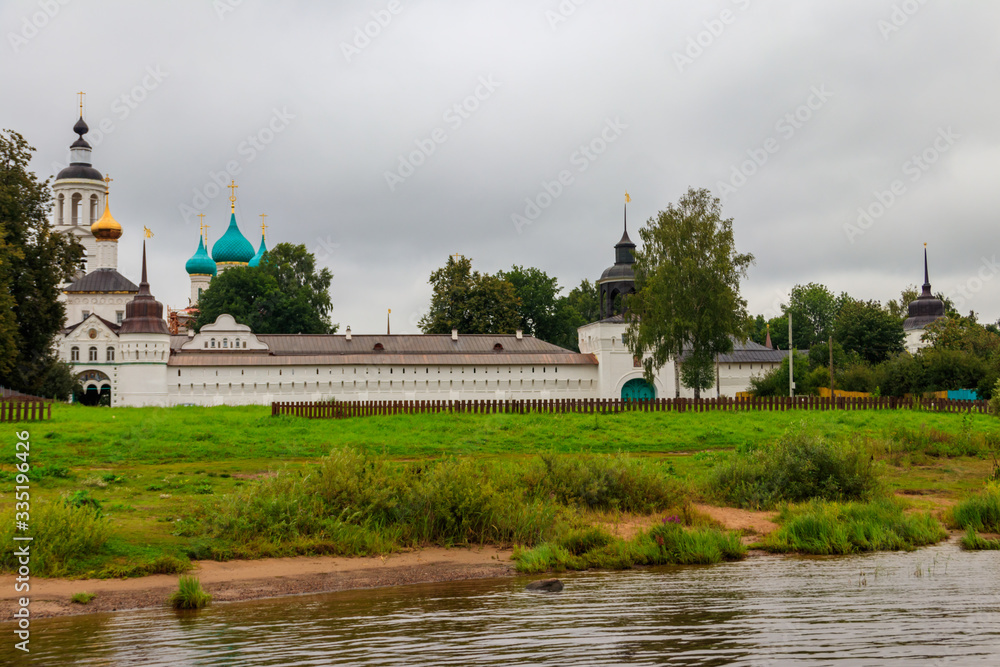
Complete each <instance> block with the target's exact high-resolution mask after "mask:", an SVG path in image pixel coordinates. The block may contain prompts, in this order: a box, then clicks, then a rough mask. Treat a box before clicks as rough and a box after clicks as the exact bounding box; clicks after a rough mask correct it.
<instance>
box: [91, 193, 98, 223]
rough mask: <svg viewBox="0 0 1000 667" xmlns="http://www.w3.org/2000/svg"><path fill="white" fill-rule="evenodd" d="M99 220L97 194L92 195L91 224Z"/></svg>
mask: <svg viewBox="0 0 1000 667" xmlns="http://www.w3.org/2000/svg"><path fill="white" fill-rule="evenodd" d="M95 222H97V195H90V224H94V223H95Z"/></svg>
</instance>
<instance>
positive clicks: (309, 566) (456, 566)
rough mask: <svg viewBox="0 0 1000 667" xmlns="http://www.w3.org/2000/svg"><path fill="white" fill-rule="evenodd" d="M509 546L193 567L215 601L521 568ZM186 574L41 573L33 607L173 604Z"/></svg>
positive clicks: (4, 604) (6, 584)
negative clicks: (88, 597) (76, 597)
mask: <svg viewBox="0 0 1000 667" xmlns="http://www.w3.org/2000/svg"><path fill="white" fill-rule="evenodd" d="M510 554H511V552H510V551H509V550H500V549H496V548H494V547H483V548H470V549H463V548H453V549H442V548H430V549H421V550H419V551H413V552H408V553H402V554H394V555H391V556H387V557H385V558H382V557H372V558H336V557H332V556H322V557H299V558H265V559H261V560H252V561H229V562H225V563H220V562H216V561H196V562H195V566H196V569H195V570H193V571H192V572H189V573H188V574H193V575H195V576H197V577H198V578H199V579H200V580H201V584H202V587H203V588H204V589H205V590H206V591H208V592H209V593H211V594H212V599H213V601H217V602H227V601H235V600H253V599H258V598H268V597H278V596H282V595H296V594H300V593H328V592H333V591H343V590H348V589H353V588H378V587H382V586H400V585H404V584H416V583H425V582H434V581H459V580H463V579H485V578H490V577H503V576H510V575H512V574H513V573H514V568H513V566H512V565H511V562H510ZM14 579H15V578H14V576H12V575H5V576H0V619H4V620H6V619H9V618H11V614H12V613H13V611H14V609H15V605H16V604H17V602H16V600H17V598H18V597H20V596H23V595H25V593H17V592H15V591H14V584H15V581H14ZM177 579H178V575H165V574H160V575H152V576H148V577H141V578H138V579H78V580H69V579H33V580H32V581H31V590H30V591H29V592H28V593H27V595H28V596H30V599H31V604H30V607H29V608H30V610H31V614H32V617H33V618H45V617H49V616H64V615H70V614H83V613H93V612H102V611H122V610H126V609H146V608H152V607H161V606H164V605H165V604H166V599H167V596H168V595H170V593H172V592H173V591H174V590H176V589H177ZM81 592H88V593H93V594H95V595H96V597H95V598H94V599H93V600H92V601H91V602H90V604H87V605H79V604H73V603H71V602H70V601H69V600H70V596H72V595H73V594H74V593H81Z"/></svg>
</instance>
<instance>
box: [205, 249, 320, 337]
mask: <svg viewBox="0 0 1000 667" xmlns="http://www.w3.org/2000/svg"><path fill="white" fill-rule="evenodd" d="M332 280H333V274H332V273H331V272H330V270H329V269H327V268H324V269H322V270H320V271H316V260H315V258H314V257H313V256H312V254H311V253H310V252H309V251H308V250H306V247H305V246H304V245H293V244H291V243H279V244H278V245H276V246H274V248H272V249H271V250H269V251H268V254H267V257H266V258H265V259H264V260H263V261H262V262H261V263H260V266H257V267H235V268H232V269H229V270H227V271H226V272H225V273H223V274H222V275H220V276H218V277H216V278H215V279H214V280H212V283H211V284H210V285H209V286H208V289H207V290H205V291H204V292H203V293H202V295H201V299H199V301H198V309H199V313H198V319H197V320H196V322H195V328H196V329H201V327H203V326H204V325H206V324H210V323H212V322H214V321H215V319H216V318H217V317H218V316H219V315H221V314H223V313H228V314H230V315H232V316H233V317H234V318H235V319H236V321H237V322H239V323H240V324H246V325H247V326H249V327H250V328H251V329H253V331H254V332H255V333H263V334H277V333H307V334H325V333H334V332H336V331H337V325H336V324H331V323H330V314H331V312H332V310H333V303H332V301H331V300H330V283H331V281H332Z"/></svg>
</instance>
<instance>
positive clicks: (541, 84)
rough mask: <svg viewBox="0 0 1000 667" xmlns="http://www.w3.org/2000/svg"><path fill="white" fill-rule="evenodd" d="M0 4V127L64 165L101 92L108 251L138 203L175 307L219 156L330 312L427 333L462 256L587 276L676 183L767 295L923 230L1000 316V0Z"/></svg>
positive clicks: (134, 263)
mask: <svg viewBox="0 0 1000 667" xmlns="http://www.w3.org/2000/svg"><path fill="white" fill-rule="evenodd" d="M0 26H2V29H3V35H4V38H3V41H4V44H3V45H2V46H0V54H2V55H0V90H2V91H3V96H2V102H0V127H3V128H9V129H13V130H15V131H17V132H20V133H21V134H22V135H24V136H25V137H26V138H27V140H28V141H29V142H30V143H31V144H32V145H33V146H35V147H36V148H37V153H36V154H35V159H34V168H35V170H36V172H37V173H38V175H39V176H40V177H43V178H44V177H48V176H51V175H53V174H54V173H55V172H57V171H58V169H59V168H60V166H61V165H62V164H65V163H66V161H67V157H68V147H69V144H70V143H71V142H72V141H73V140H74V139H75V135H74V134H73V133H72V126H73V124H74V122H75V121H76V116H77V96H76V95H75V93H76V92H77V91H80V90H83V91H86V93H87V95H86V103H85V118H86V120H87V122H88V123H89V125H90V127H91V133H90V134H89V135H88V139H89V141H90V143H91V144H92V145H93V146H94V152H93V162H94V166H95V167H96V168H97V169H99V170H101V171H102V172H105V173H108V174H110V175H111V177H112V178H113V179H114V182H113V184H112V211H113V213H114V215H115V217H116V219H117V220H118V221H119V222H120V223H121V224H122V226H123V228H124V229H125V234H124V236H123V237H122V239H121V243H120V250H119V264H120V270H121V272H122V273H123V274H125V275H126V276H128V277H130V278H132V279H133V280H135V281H136V282H138V274H139V249H140V247H141V242H142V227H143V225H145V226H148V227H149V228H151V229H152V230H153V232H154V233H155V237H154V238H153V239H152V240H151V241H150V244H149V260H150V267H149V270H150V275H149V278H150V283H151V287H152V291H153V293H154V294H155V295H156V296H157V298H159V299H160V300H161V301H162V302H164V303H165V304H167V305H169V306H171V307H174V308H179V307H185V306H186V305H187V298H188V294H189V286H188V285H189V283H188V277H187V274H186V273H185V272H184V263H185V261H186V260H187V259H188V258H189V257H190V256H191V255H192V254H193V252H194V251H195V249H196V247H197V243H198V223H197V218H196V217H195V214H196V213H198V212H203V213H205V214H206V218H205V219H206V222H208V223H209V224H210V225H211V229H210V231H209V236H210V242H214V241H215V240H217V239H218V238H219V236H220V234H221V233H222V232H223V231H224V229H225V226H226V224H227V223H228V218H229V201H228V199H227V195H228V190H221V191H220V188H219V187H217V186H216V185H215V181H214V180H213V179H215V180H217V181H218V182H220V183H226V182H228V181H229V179H230V177H232V178H235V180H236V182H237V183H238V185H239V189H238V191H237V196H238V202H237V205H236V212H237V218H238V220H239V223H240V227H241V229H242V231H243V233H244V234H245V235H246V236H247V237H248V238H249V239H250V241H251V243H253V244H254V247H256V246H257V244H258V243H259V241H260V218H259V217H258V216H259V215H260V214H261V213H266V214H267V216H268V217H267V222H268V224H269V225H270V227H269V229H268V244H269V245H274V244H275V243H278V242H282V241H288V242H292V243H301V244H305V245H306V246H307V247H308V248H309V249H310V250H312V251H313V252H314V253H315V254H316V256H317V259H318V261H319V263H320V264H321V265H322V266H327V267H329V268H330V269H331V271H332V272H333V273H334V280H333V286H332V289H331V292H332V297H333V302H334V313H333V321H334V322H339V323H340V325H341V331H342V330H343V327H344V326H345V325H348V324H349V325H351V327H352V330H353V331H355V332H358V333H362V332H366V331H370V332H377V331H381V330H383V328H384V326H385V315H386V309H388V308H391V309H392V311H393V313H392V321H393V331H394V332H399V333H402V332H415V331H417V326H416V323H417V320H418V319H419V317H420V315H421V314H422V312H423V310H424V309H425V308H426V306H427V304H428V302H429V298H430V287H429V286H428V284H427V279H428V276H429V274H430V273H431V271H433V270H434V269H435V268H437V267H439V266H441V265H443V264H444V263H445V261H446V259H447V256H448V255H449V254H452V253H462V254H463V255H465V256H467V257H470V258H472V261H473V267H474V268H475V269H478V270H480V271H486V272H490V273H492V272H495V271H497V270H499V269H507V268H509V267H510V266H511V265H513V264H520V265H525V266H535V267H538V268H539V269H542V270H543V271H545V272H547V273H548V274H549V275H551V276H556V277H558V279H559V283H560V285H562V286H563V287H564V288H566V289H567V290H568V289H569V288H571V287H573V286H575V285H577V284H579V282H580V281H581V280H582V279H584V278H588V279H590V280H595V279H596V278H598V277H599V276H600V275H601V272H602V271H603V270H604V269H605V268H606V267H607V266H609V265H610V264H611V263H613V259H614V254H613V246H614V244H615V243H616V242H617V240H618V238H619V237H620V235H621V225H622V204H623V200H624V193H625V191H626V190H627V191H628V192H629V193H630V194H631V196H632V203H631V204H629V209H628V218H629V228H630V230H636V229H637V228H638V227H640V226H641V225H643V224H645V223H646V221H647V220H648V219H649V218H650V217H651V216H654V215H656V213H657V212H658V211H660V210H662V209H663V208H665V207H666V205H667V204H668V203H670V202H675V201H677V199H678V198H679V197H680V196H681V195H682V194H683V193H684V192H685V191H686V190H687V188H688V187H689V186H694V187H707V188H709V189H711V190H712V191H713V192H714V193H715V194H716V195H717V196H719V197H721V198H722V199H723V202H724V203H723V211H724V214H725V215H726V216H727V217H732V218H733V219H734V228H735V232H736V240H737V247H738V249H739V250H740V251H741V252H751V253H753V254H754V255H755V256H756V260H757V261H756V265H755V266H754V267H753V268H752V269H751V272H750V276H749V279H748V280H746V281H745V282H744V284H743V286H742V289H743V294H744V296H745V297H746V298H747V299H748V301H749V306H750V311H751V312H753V313H764V314H766V315H768V316H773V315H775V314H776V306H777V304H778V303H780V301H781V300H782V298H784V297H785V296H786V295H787V293H788V290H789V289H790V288H791V287H792V286H793V285H795V284H798V283H802V284H804V283H809V282H819V283H823V284H826V285H827V286H829V287H830V288H831V289H832V290H834V291H835V292H840V291H847V292H849V293H850V294H851V295H852V296H855V297H857V298H866V299H867V298H872V299H879V300H882V301H883V302H884V301H886V300H888V299H892V298H897V297H898V295H899V293H900V291H901V289H903V288H904V287H906V286H907V285H914V284H917V285H919V284H920V283H921V282H923V275H922V263H921V262H922V257H921V253H922V248H923V243H924V242H927V243H928V248H929V252H930V272H931V282H932V283H933V286H934V290H935V291H942V292H944V293H946V294H948V295H950V296H952V298H954V299H955V300H956V302H957V303H958V305H959V307H960V310H962V311H963V312H964V311H968V310H969V309H973V310H975V311H976V312H977V313H978V314H979V316H980V320H981V321H994V320H996V319H997V318H998V316H1000V264H994V258H995V254H996V253H997V250H998V246H1000V225H998V224H997V217H998V216H997V212H998V209H1000V187H997V183H996V181H997V178H998V170H997V164H998V163H1000V141H998V138H1000V113H998V112H1000V109H998V101H1000V93H998V92H997V85H996V84H997V81H998V75H1000V67H998V65H1000V40H998V39H997V34H998V33H997V30H998V26H1000V3H995V2H982V1H979V0H954V1H950V2H944V1H943V0H926V1H918V0H835V1H834V0H830V1H826V2H801V1H798V2H792V1H791V0H785V1H779V0H770V1H768V0H721V1H718V2H695V1H693V0H692V1H672V2H664V1H663V0H656V1H654V0H648V1H639V0H636V1H621V0H619V1H616V2H610V1H604V2H598V1H596V0H589V1H584V0H576V1H575V2H574V1H573V0H562V1H561V2H560V1H559V0H539V1H534V2H529V1H519V0H504V1H503V2H501V1H500V0H495V1H493V2H484V1H469V0H466V1H463V2H459V1H458V0H452V1H450V2H445V1H443V0H421V1H419V2H417V1H414V2H407V1H406V0H393V1H392V2H389V1H382V0H371V1H365V2H362V1H361V0H352V1H339V2H318V1H316V2H309V1H305V0H302V1H298V2H291V1H286V2H281V3H277V2H264V1H263V0H242V1H240V0H215V1H214V2H210V1H207V0H204V1H199V2H195V1H193V0H187V1H177V2H170V3H166V2H141V1H136V0H128V1H125V0H122V1H120V2H111V1H92V2H83V1H81V0H62V2H60V1H59V0H34V1H26V0H7V1H5V2H3V3H2V5H0ZM102 127H103V128H104V131H102V130H101V128H102ZM236 172H238V173H236ZM230 173H233V175H232V176H230ZM560 179H561V180H562V182H560ZM535 207H537V208H535ZM862 211H866V212H867V216H862V214H861V212H862ZM518 216H519V217H518ZM632 238H633V240H636V241H638V240H639V235H638V233H636V232H635V231H633V232H632Z"/></svg>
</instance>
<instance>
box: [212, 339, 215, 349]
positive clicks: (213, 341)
mask: <svg viewBox="0 0 1000 667" xmlns="http://www.w3.org/2000/svg"><path fill="white" fill-rule="evenodd" d="M212 347H215V339H214V338H213V339H212Z"/></svg>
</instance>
